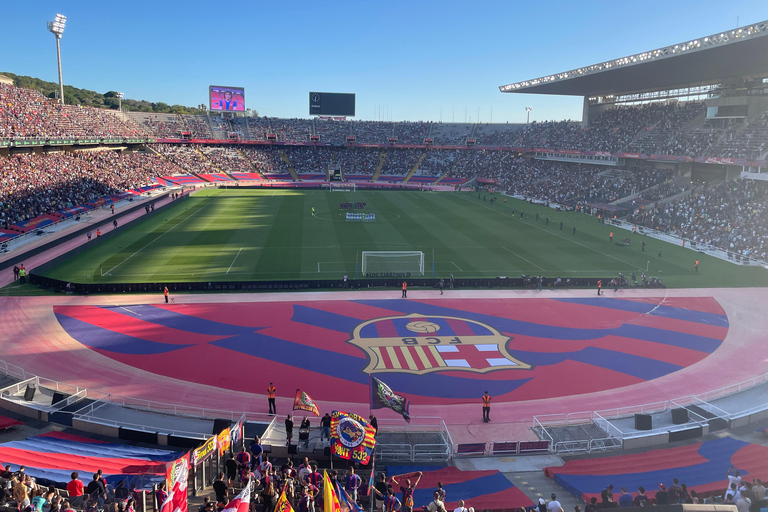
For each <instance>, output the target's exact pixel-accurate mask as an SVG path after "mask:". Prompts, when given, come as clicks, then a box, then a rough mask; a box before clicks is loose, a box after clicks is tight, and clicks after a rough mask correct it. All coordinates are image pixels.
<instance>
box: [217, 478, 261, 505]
mask: <svg viewBox="0 0 768 512" xmlns="http://www.w3.org/2000/svg"><path fill="white" fill-rule="evenodd" d="M252 482H253V480H251V479H249V480H248V483H247V484H246V485H245V487H243V490H242V491H240V494H238V495H237V496H235V498H234V499H233V500H232V501H230V502H229V503H227V508H225V509H224V510H222V511H221V512H248V511H249V509H250V507H251V485H253V484H252Z"/></svg>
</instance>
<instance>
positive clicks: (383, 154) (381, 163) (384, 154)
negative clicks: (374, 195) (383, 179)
mask: <svg viewBox="0 0 768 512" xmlns="http://www.w3.org/2000/svg"><path fill="white" fill-rule="evenodd" d="M386 160H387V152H386V151H380V152H379V164H378V165H377V166H376V170H375V171H373V178H371V180H372V181H378V180H379V176H381V170H382V169H383V168H384V162H385V161H386Z"/></svg>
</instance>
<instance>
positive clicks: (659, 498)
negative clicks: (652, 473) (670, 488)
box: [656, 484, 669, 505]
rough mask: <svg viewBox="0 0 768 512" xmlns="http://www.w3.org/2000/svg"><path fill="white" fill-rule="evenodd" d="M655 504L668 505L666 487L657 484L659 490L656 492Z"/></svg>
mask: <svg viewBox="0 0 768 512" xmlns="http://www.w3.org/2000/svg"><path fill="white" fill-rule="evenodd" d="M656 504H657V505H667V504H669V493H668V492H667V486H666V485H664V484H659V490H658V491H656Z"/></svg>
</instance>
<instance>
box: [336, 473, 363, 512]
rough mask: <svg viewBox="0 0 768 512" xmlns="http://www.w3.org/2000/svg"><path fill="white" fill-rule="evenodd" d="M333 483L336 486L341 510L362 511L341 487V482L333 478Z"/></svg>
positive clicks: (345, 511)
mask: <svg viewBox="0 0 768 512" xmlns="http://www.w3.org/2000/svg"><path fill="white" fill-rule="evenodd" d="M333 484H334V485H335V486H336V496H337V497H338V498H339V505H340V506H341V512H363V509H362V508H360V505H358V504H357V503H355V502H354V500H352V498H350V497H349V494H347V491H345V490H344V489H343V488H342V487H341V484H340V483H339V482H338V480H334V481H333Z"/></svg>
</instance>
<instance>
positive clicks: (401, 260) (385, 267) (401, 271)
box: [362, 251, 424, 278]
mask: <svg viewBox="0 0 768 512" xmlns="http://www.w3.org/2000/svg"><path fill="white" fill-rule="evenodd" d="M362 274H363V277H397V278H400V277H413V276H423V275H424V253H423V252H421V251H363V253H362Z"/></svg>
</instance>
